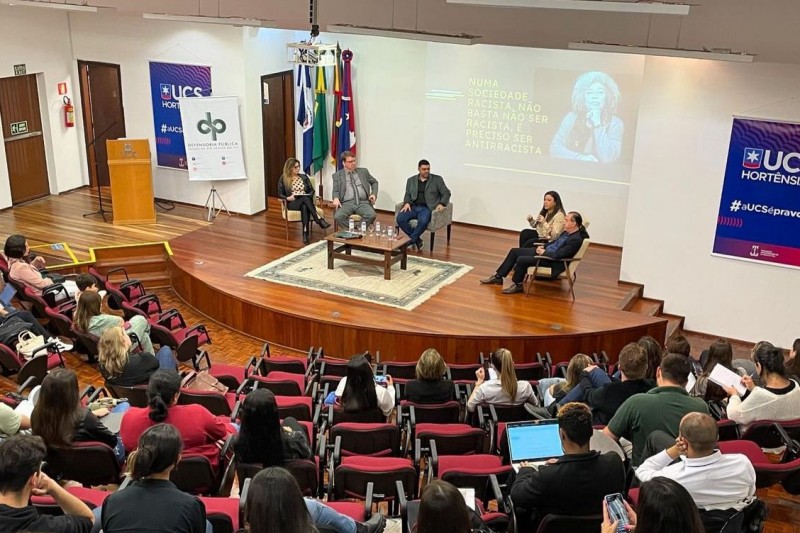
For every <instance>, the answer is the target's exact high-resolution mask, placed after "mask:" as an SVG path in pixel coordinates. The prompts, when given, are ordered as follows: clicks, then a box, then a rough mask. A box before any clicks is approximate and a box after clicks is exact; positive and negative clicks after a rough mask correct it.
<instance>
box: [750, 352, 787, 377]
mask: <svg viewBox="0 0 800 533" xmlns="http://www.w3.org/2000/svg"><path fill="white" fill-rule="evenodd" d="M753 362H754V363H755V364H756V371H758V375H759V376H761V377H762V378H763V377H765V376H766V375H767V374H776V375H778V376H781V377H785V376H786V368H785V367H784V366H783V351H782V350H781V349H780V348H775V347H774V346H773V345H772V344H769V343H763V344H761V346H759V347H758V349H757V350H755V351H754V352H753Z"/></svg>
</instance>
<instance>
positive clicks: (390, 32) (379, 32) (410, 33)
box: [328, 24, 481, 45]
mask: <svg viewBox="0 0 800 533" xmlns="http://www.w3.org/2000/svg"><path fill="white" fill-rule="evenodd" d="M328 31H329V32H333V33H344V34H348V35H369V36H372V37H391V38H394V39H411V40H413V41H429V42H435V43H448V44H466V45H471V44H476V43H477V42H478V40H479V39H481V36H480V35H467V34H464V33H461V34H451V33H433V32H427V31H419V30H400V29H396V28H375V27H371V26H355V25H352V24H328Z"/></svg>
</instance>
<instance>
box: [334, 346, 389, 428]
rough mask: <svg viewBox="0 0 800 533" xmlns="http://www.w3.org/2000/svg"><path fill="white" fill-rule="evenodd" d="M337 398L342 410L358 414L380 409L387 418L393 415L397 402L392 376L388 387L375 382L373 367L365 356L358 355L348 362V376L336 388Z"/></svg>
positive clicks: (387, 379)
mask: <svg viewBox="0 0 800 533" xmlns="http://www.w3.org/2000/svg"><path fill="white" fill-rule="evenodd" d="M336 398H338V399H340V404H341V407H342V409H343V410H344V411H345V412H348V413H358V412H361V411H368V410H370V409H375V408H376V407H379V408H380V410H381V411H383V414H384V415H386V416H387V417H388V416H390V415H391V414H392V410H393V409H394V402H395V390H394V383H393V382H392V376H386V386H385V387H384V386H382V385H379V384H378V383H376V382H375V374H373V373H372V365H370V362H369V360H368V359H367V358H366V357H365V356H363V355H356V356H353V357H351V358H350V360H349V361H348V362H347V375H346V376H345V377H343V378H342V379H341V381H339V385H338V386H337V387H336Z"/></svg>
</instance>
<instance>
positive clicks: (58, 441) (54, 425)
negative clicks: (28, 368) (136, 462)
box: [31, 368, 127, 462]
mask: <svg viewBox="0 0 800 533" xmlns="http://www.w3.org/2000/svg"><path fill="white" fill-rule="evenodd" d="M124 407H127V404H125V405H124ZM97 413H98V414H100V415H101V416H105V415H107V414H108V410H107V409H102V410H100V411H98V412H97ZM31 429H32V430H33V433H34V434H35V435H39V436H40V437H42V440H44V442H45V444H46V445H47V447H48V448H59V447H67V446H70V445H71V444H72V443H73V442H101V443H103V444H105V445H107V446H110V447H111V448H114V454H115V455H116V456H117V459H118V460H119V461H120V462H122V461H123V460H124V459H125V448H124V447H123V445H122V441H121V440H120V439H119V438H118V437H117V435H114V434H113V433H112V432H111V431H109V430H108V428H107V427H106V426H105V425H104V424H103V423H102V422H101V421H100V419H99V418H98V416H97V415H96V414H95V413H94V412H92V411H90V410H89V409H86V408H84V407H82V406H81V403H80V392H79V391H78V377H77V376H76V375H75V372H73V371H72V370H68V369H64V368H57V369H55V370H53V371H52V372H50V373H49V374H47V375H46V376H45V377H44V379H43V380H42V388H41V390H40V391H39V398H38V400H37V401H36V406H35V407H34V408H33V414H32V415H31Z"/></svg>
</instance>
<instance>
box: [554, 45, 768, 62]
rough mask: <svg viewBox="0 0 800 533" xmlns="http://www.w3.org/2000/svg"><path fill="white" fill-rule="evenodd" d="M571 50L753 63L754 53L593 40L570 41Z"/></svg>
mask: <svg viewBox="0 0 800 533" xmlns="http://www.w3.org/2000/svg"><path fill="white" fill-rule="evenodd" d="M567 48H569V49H570V50H582V51H586V52H613V53H617V54H639V55H646V56H663V57H687V58H690V59H711V60H714V61H736V62H738V63H752V62H753V60H754V59H755V56H754V55H753V54H749V53H747V52H734V51H731V50H728V49H719V48H712V49H710V50H687V49H685V48H659V47H655V46H632V45H627V44H611V43H598V42H593V41H577V42H571V43H569V45H568V47H567Z"/></svg>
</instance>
